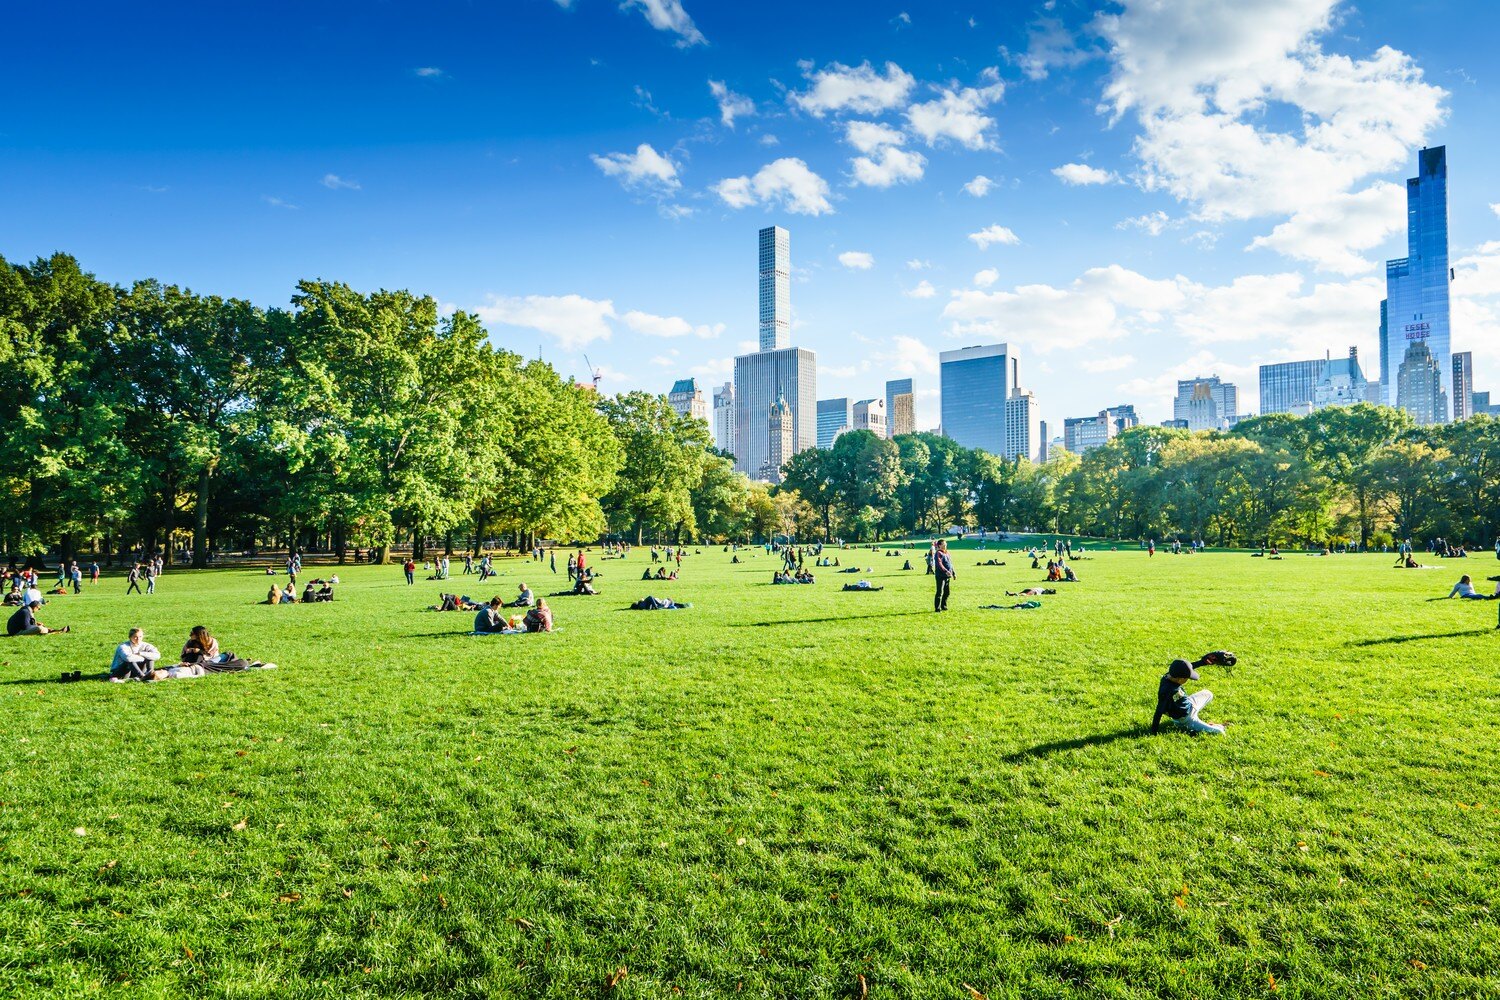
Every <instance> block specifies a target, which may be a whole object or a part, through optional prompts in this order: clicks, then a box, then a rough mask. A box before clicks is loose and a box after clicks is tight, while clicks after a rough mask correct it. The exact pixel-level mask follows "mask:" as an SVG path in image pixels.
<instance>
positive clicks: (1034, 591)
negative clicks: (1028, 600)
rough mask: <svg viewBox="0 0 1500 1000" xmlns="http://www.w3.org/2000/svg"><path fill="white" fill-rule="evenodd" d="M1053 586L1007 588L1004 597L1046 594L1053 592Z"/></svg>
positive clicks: (1055, 591)
mask: <svg viewBox="0 0 1500 1000" xmlns="http://www.w3.org/2000/svg"><path fill="white" fill-rule="evenodd" d="M1055 593H1057V589H1056V588H1055V587H1027V588H1026V589H1025V590H1007V591H1006V592H1005V596H1006V597H1042V596H1044V595H1046V594H1055Z"/></svg>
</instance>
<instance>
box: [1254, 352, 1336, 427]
mask: <svg viewBox="0 0 1500 1000" xmlns="http://www.w3.org/2000/svg"><path fill="white" fill-rule="evenodd" d="M1322 374H1323V362H1322V361H1284V362H1282V363H1280V364H1275V365H1261V366H1260V412H1261V415H1262V416H1264V415H1266V414H1268V413H1301V412H1306V410H1305V408H1306V407H1308V406H1310V405H1311V403H1312V400H1313V389H1314V387H1316V386H1317V384H1318V379H1319V377H1321V376H1322Z"/></svg>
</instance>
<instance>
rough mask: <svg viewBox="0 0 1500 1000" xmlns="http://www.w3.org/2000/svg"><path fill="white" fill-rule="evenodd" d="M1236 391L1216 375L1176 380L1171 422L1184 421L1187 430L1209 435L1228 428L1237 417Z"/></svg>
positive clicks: (1230, 384)
mask: <svg viewBox="0 0 1500 1000" xmlns="http://www.w3.org/2000/svg"><path fill="white" fill-rule="evenodd" d="M1239 412H1240V390H1239V387H1238V386H1236V385H1234V384H1233V383H1232V382H1224V381H1221V380H1220V379H1219V376H1217V375H1211V376H1209V377H1208V378H1189V379H1180V380H1178V382H1177V398H1176V399H1175V400H1173V402H1172V419H1173V420H1186V421H1187V426H1188V429H1189V430H1195V431H1209V430H1219V429H1220V428H1223V427H1228V426H1229V425H1230V424H1231V423H1233V422H1234V421H1235V420H1236V419H1238V417H1239Z"/></svg>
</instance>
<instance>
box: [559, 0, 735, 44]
mask: <svg viewBox="0 0 1500 1000" xmlns="http://www.w3.org/2000/svg"><path fill="white" fill-rule="evenodd" d="M569 2H570V3H571V0H569ZM620 7H621V8H622V9H628V8H630V7H639V8H641V12H642V13H643V14H645V15H646V20H647V21H649V22H650V24H651V27H653V28H655V29H656V30H657V31H670V32H672V33H674V34H675V35H677V46H678V48H684V49H685V48H689V47H690V46H693V45H707V44H708V39H706V38H704V37H703V33H702V32H700V31H699V30H698V26H697V25H695V24H694V23H693V19H692V18H691V17H689V16H688V12H687V11H685V10H683V8H682V0H624V2H623V3H621V4H620Z"/></svg>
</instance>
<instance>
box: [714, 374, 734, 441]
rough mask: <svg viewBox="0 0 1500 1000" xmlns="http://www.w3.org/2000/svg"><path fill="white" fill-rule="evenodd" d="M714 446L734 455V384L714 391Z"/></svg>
mask: <svg viewBox="0 0 1500 1000" xmlns="http://www.w3.org/2000/svg"><path fill="white" fill-rule="evenodd" d="M714 445H715V446H717V447H718V449H719V450H720V451H727V452H729V454H731V455H733V454H734V383H733V382H725V383H724V384H723V385H722V386H720V387H719V388H717V389H715V390H714Z"/></svg>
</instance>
